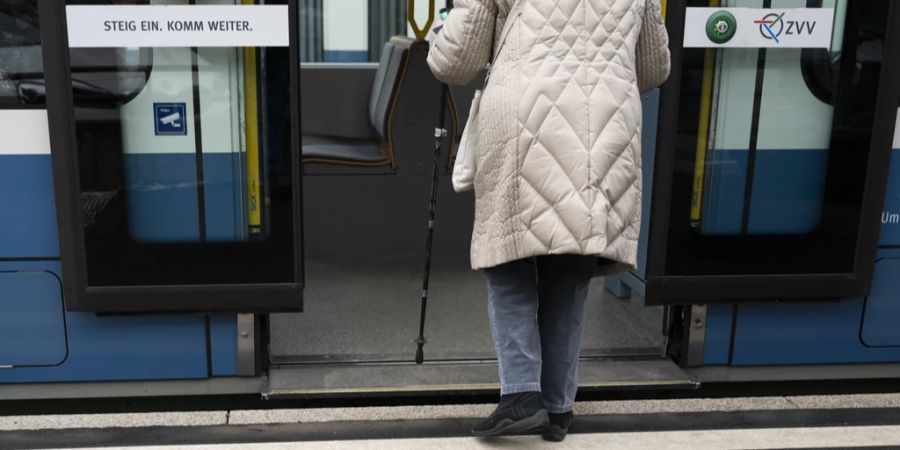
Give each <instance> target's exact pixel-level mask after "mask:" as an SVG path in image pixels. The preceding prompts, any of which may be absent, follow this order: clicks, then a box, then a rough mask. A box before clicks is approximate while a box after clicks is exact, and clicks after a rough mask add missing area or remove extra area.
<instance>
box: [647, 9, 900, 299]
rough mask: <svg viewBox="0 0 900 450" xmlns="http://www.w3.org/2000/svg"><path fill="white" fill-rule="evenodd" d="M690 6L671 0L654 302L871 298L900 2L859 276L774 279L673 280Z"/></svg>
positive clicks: (653, 251)
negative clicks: (672, 230) (669, 269)
mask: <svg viewBox="0 0 900 450" xmlns="http://www.w3.org/2000/svg"><path fill="white" fill-rule="evenodd" d="M686 8H687V1H686V0H670V1H669V7H668V20H667V25H668V29H669V36H670V41H669V48H670V51H671V55H672V64H671V68H672V70H671V76H670V78H669V80H668V82H666V84H665V85H664V86H663V87H662V89H661V99H660V117H661V118H665V119H664V120H662V121H661V123H660V127H659V130H658V133H657V151H656V160H655V165H654V179H653V191H652V212H651V217H650V218H649V220H650V227H649V230H650V232H649V236H648V238H649V242H648V244H649V245H648V255H647V274H646V282H647V286H646V300H647V303H648V304H698V303H710V302H728V301H760V300H762V301H777V300H804V299H805V300H816V299H818V300H821V299H823V298H842V297H853V296H860V295H867V294H868V291H869V289H870V287H871V283H872V277H873V274H874V270H875V259H876V254H877V250H878V242H879V230H880V226H881V224H880V221H879V219H880V216H881V214H880V212H881V210H882V208H883V206H884V200H885V195H886V192H885V191H886V188H887V180H888V168H889V164H890V157H891V150H892V146H893V138H894V126H895V123H896V115H897V106H898V99H900V4H898V2H891V3H890V12H889V16H888V18H887V31H886V33H887V36H886V37H885V47H884V56H883V63H882V67H881V75H880V80H879V86H878V98H877V101H876V105H875V117H874V127H873V128H874V130H873V131H874V132H873V134H872V139H871V142H870V153H869V155H870V156H869V161H868V166H867V168H866V179H865V188H864V194H863V204H862V205H861V206H862V207H861V214H862V217H861V218H860V223H859V228H858V232H857V233H858V239H857V241H856V249H855V252H854V262H853V271H852V272H851V273H830V274H772V275H711V276H702V275H698V276H671V275H666V256H667V255H666V252H667V248H668V227H669V222H670V214H671V210H672V205H671V201H672V195H671V186H672V182H673V175H674V163H675V151H674V145H675V142H676V135H677V122H678V120H677V116H678V113H679V96H680V87H681V76H682V63H683V51H684V47H683V41H684V28H685V15H686Z"/></svg>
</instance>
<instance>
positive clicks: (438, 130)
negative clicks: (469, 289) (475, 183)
mask: <svg viewBox="0 0 900 450" xmlns="http://www.w3.org/2000/svg"><path fill="white" fill-rule="evenodd" d="M411 3H412V2H411ZM431 5H432V7H433V5H434V2H433V1H432V2H431ZM451 8H453V1H452V0H447V8H446V9H444V10H442V11H441V13H442V15H443V14H446V12H448V11H449V10H450V9H451ZM410 14H413V11H410ZM426 28H427V27H426ZM449 94H450V89H449V87H448V86H447V84H446V83H441V99H440V101H439V102H438V103H439V105H440V106H439V107H440V109H439V110H438V121H437V126H436V127H435V128H434V154H433V161H432V164H431V199H430V200H429V201H428V229H427V231H426V233H425V274H424V276H423V277H422V309H421V312H420V314H419V336H418V337H417V338H416V341H415V342H416V345H417V346H418V348H417V349H416V364H422V362H423V361H425V350H424V347H425V343H426V342H428V341H427V340H425V309H426V308H427V306H428V281H429V278H430V277H431V247H432V241H433V240H434V215H435V208H436V207H437V195H438V178H439V170H440V158H441V146H442V144H443V142H444V137H446V136H447V129H446V128H444V122H445V120H446V115H447V96H448V95H449Z"/></svg>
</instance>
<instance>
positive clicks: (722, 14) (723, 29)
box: [706, 11, 737, 44]
mask: <svg viewBox="0 0 900 450" xmlns="http://www.w3.org/2000/svg"><path fill="white" fill-rule="evenodd" d="M735 33H737V20H736V19H735V18H734V15H732V14H731V13H730V12H728V11H718V12H715V13H713V15H711V16H709V20H707V21H706V36H707V37H708V38H709V40H711V41H713V42H715V43H716V44H724V43H726V42H728V41H730V40H731V38H733V37H734V34H735Z"/></svg>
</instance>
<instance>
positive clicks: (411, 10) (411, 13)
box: [406, 0, 434, 39]
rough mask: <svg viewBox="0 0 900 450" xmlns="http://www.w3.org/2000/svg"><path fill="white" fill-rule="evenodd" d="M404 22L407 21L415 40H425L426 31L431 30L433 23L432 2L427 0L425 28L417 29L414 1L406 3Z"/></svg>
mask: <svg viewBox="0 0 900 450" xmlns="http://www.w3.org/2000/svg"><path fill="white" fill-rule="evenodd" d="M406 20H408V21H409V26H411V27H412V30H413V34H415V35H416V39H425V36H428V31H429V30H431V25H432V24H433V23H434V0H428V21H427V22H425V26H423V27H422V28H419V22H418V21H417V20H416V0H408V1H407V3H406Z"/></svg>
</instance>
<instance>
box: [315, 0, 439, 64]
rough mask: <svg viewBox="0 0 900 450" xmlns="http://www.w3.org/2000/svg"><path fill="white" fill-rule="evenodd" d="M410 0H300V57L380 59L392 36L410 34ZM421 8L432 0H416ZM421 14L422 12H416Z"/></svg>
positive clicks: (352, 60)
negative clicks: (382, 50) (408, 20)
mask: <svg viewBox="0 0 900 450" xmlns="http://www.w3.org/2000/svg"><path fill="white" fill-rule="evenodd" d="M407 3H408V1H407V0H300V33H301V36H300V61H301V62H304V63H361V62H377V61H378V60H379V59H380V58H381V49H382V47H383V46H384V44H385V42H387V41H388V40H389V39H390V38H391V37H392V36H396V35H405V34H407V7H408V5H407ZM416 4H417V11H426V12H427V11H428V7H427V5H428V2H427V1H424V0H416ZM416 15H417V16H420V15H421V14H420V13H417V14H416Z"/></svg>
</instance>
